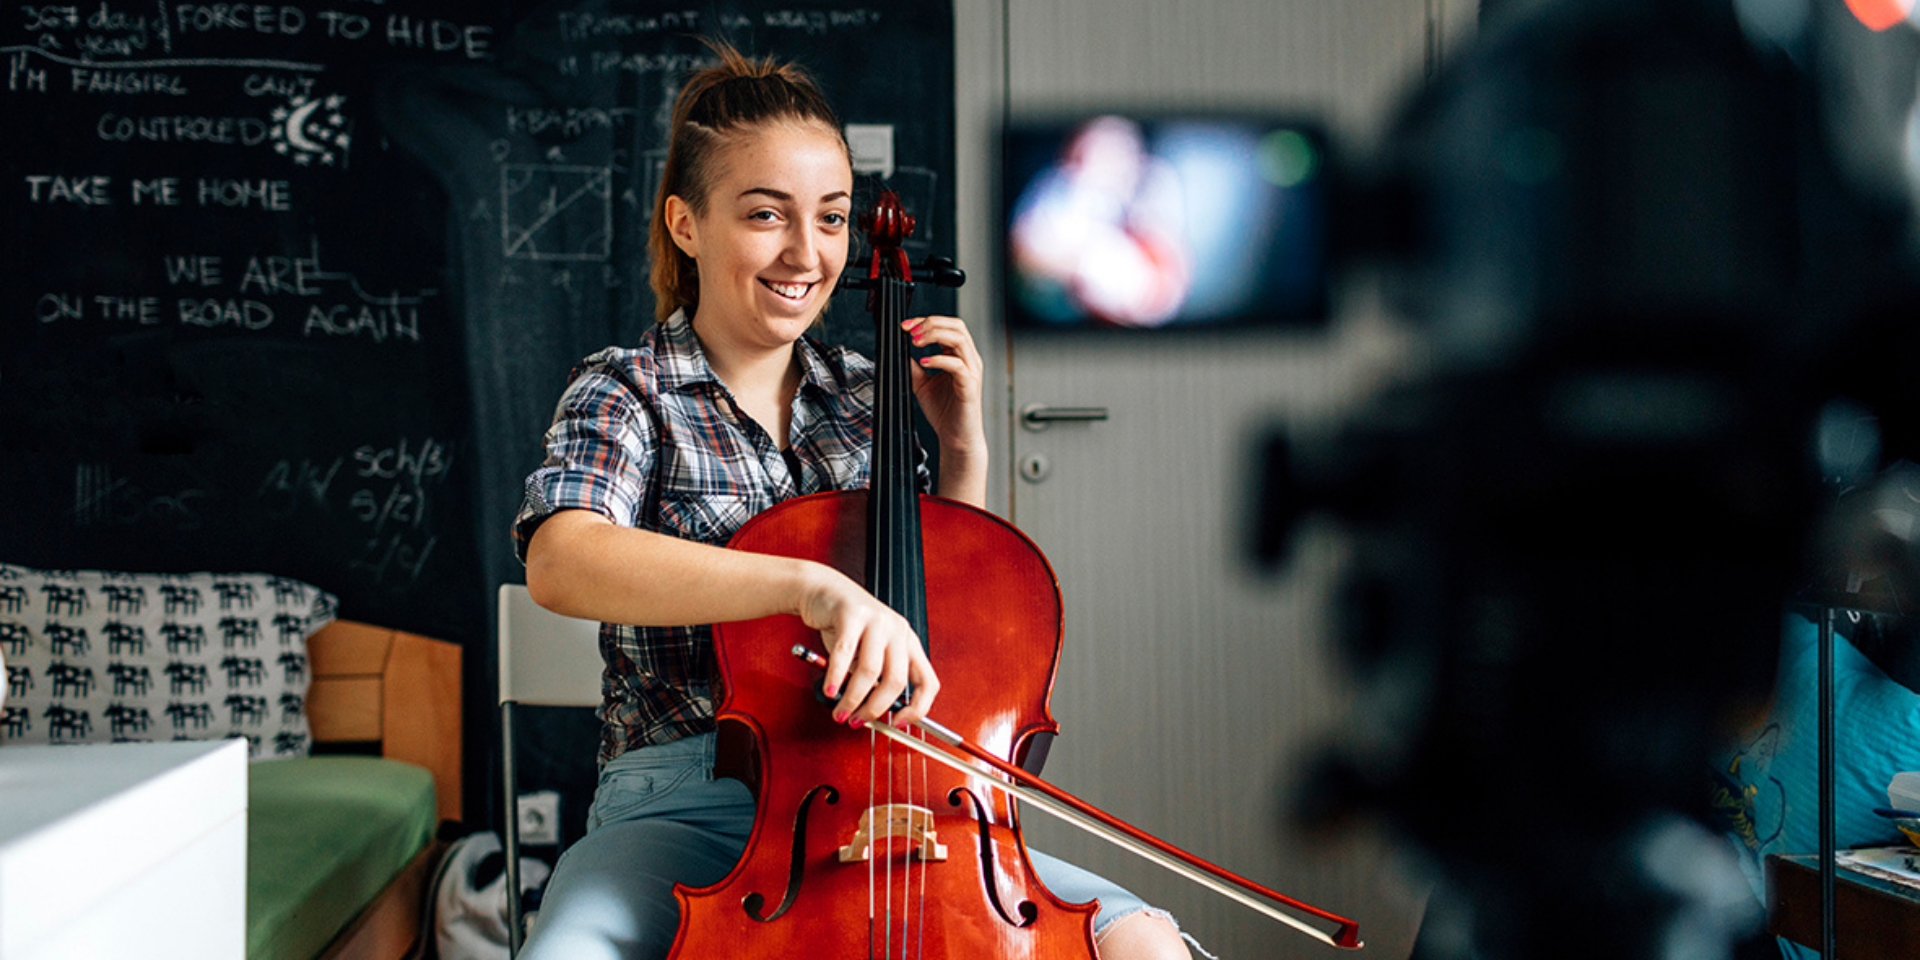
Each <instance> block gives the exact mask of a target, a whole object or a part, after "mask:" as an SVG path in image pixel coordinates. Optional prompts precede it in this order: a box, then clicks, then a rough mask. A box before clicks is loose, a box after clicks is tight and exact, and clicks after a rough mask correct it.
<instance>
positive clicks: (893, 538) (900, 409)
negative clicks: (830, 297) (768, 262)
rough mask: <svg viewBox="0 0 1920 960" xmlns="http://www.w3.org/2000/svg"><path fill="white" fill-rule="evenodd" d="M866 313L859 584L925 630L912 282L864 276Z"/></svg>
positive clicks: (924, 632)
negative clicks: (907, 327)
mask: <svg viewBox="0 0 1920 960" xmlns="http://www.w3.org/2000/svg"><path fill="white" fill-rule="evenodd" d="M870 279H872V280H873V282H874V285H873V286H871V287H869V289H868V295H869V297H870V298H871V303H872V306H873V316H874V328H875V329H874V354H875V355H874V366H875V370H874V398H873V454H872V461H871V463H870V464H869V476H868V487H867V490H868V496H867V571H866V573H867V589H868V591H869V592H871V593H872V594H873V595H874V597H875V598H876V599H878V600H879V601H880V602H882V603H884V604H886V605H887V606H889V607H892V608H893V609H894V611H895V612H897V613H899V614H900V615H901V616H903V617H905V618H906V619H907V622H908V623H909V624H911V625H912V627H913V630H914V635H915V636H918V637H920V638H921V642H922V643H924V642H925V638H926V635H927V592H926V559H925V553H924V551H923V549H922V544H921V536H920V496H919V489H918V487H919V484H918V483H917V480H918V472H917V470H916V469H915V465H916V461H917V458H916V457H915V455H914V443H913V403H914V399H913V379H912V373H911V371H910V370H909V368H908V364H911V363H912V362H913V353H912V344H911V343H910V342H909V341H908V338H907V334H906V332H905V331H903V330H901V329H900V324H901V322H902V321H903V320H905V319H906V317H907V308H908V306H909V305H910V304H911V303H912V299H913V286H912V283H911V282H910V281H908V280H906V279H903V278H898V277H893V276H880V277H876V278H870Z"/></svg>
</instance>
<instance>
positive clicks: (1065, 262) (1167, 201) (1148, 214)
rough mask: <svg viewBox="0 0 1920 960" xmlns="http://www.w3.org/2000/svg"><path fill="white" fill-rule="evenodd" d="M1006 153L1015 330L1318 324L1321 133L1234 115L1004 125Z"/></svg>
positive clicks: (1323, 265)
mask: <svg viewBox="0 0 1920 960" xmlns="http://www.w3.org/2000/svg"><path fill="white" fill-rule="evenodd" d="M1001 156H1002V158H1003V163H1004V166H1003V169H1002V178H1003V179H1002V182H1001V187H1002V189H1001V197H1002V206H1001V210H1000V214H1001V216H1000V227H1001V230H1002V240H1003V243H1004V247H1005V256H1006V261H1005V266H1006V272H1005V274H1004V276H1005V280H1006V286H1005V290H1006V300H1007V302H1006V318H1007V322H1008V324H1009V325H1010V326H1011V328H1012V329H1014V330H1016V331H1023V330H1054V331H1079V330H1137V331H1144V330H1182V329H1189V330H1190V329H1206V328H1223V327H1237V328H1258V327H1276V326H1278V327H1286V326H1305V325H1315V324H1318V323H1320V322H1322V321H1324V320H1325V319H1326V314H1327V266H1328V265H1327V223H1326V219H1327V206H1328V186H1327V183H1328V178H1329V172H1328V169H1327V167H1328V159H1327V141H1326V137H1325V135H1324V133H1323V132H1322V131H1321V130H1320V129H1318V128H1317V127H1315V126H1313V125H1310V124H1304V123H1300V122H1297V121H1295V120H1291V119H1286V118H1279V117H1267V116H1253V115H1244V114H1242V115H1224V114H1210V115H1201V114H1192V115H1176V114H1164V113H1163V114H1155V115H1144V114H1122V113H1108V114H1098V115H1085V116H1078V117H1072V118H1064V119H1063V118H1050V119H1044V120H1040V119H1026V120H1015V121H1013V122H1010V123H1009V124H1007V126H1006V127H1005V128H1004V130H1003V133H1002V154H1001Z"/></svg>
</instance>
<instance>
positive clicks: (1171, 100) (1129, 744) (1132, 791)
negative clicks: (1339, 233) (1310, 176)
mask: <svg viewBox="0 0 1920 960" xmlns="http://www.w3.org/2000/svg"><path fill="white" fill-rule="evenodd" d="M1446 3H1447V4H1449V5H1450V7H1449V8H1442V6H1441V0H1338V2H1330V0H1204V2H1191V3H1168V2H1166V0H1045V2H1042V0H1008V3H1007V17H1006V21H1005V50H1006V57H1007V69H1006V74H1005V84H1006V104H1007V108H1008V109H1009V110H1010V111H1012V112H1013V113H1015V114H1019V113H1024V112H1028V111H1040V112H1057V111H1063V110H1064V111H1084V110H1090V109H1097V108H1105V107H1116V106H1117V107H1127V106H1136V107H1141V108H1146V109H1154V108H1160V109H1180V108H1199V109H1207V108H1212V109H1236V108H1241V109H1244V108H1248V107H1264V108H1270V109H1280V110H1297V111H1303V112H1308V113H1312V114H1316V115H1320V116H1324V117H1327V118H1328V119H1329V120H1330V121H1331V122H1332V123H1333V125H1334V132H1335V134H1336V137H1337V139H1338V140H1339V141H1341V142H1346V143H1348V144H1357V145H1359V146H1360V147H1361V148H1362V149H1366V148H1368V147H1370V144H1369V143H1367V142H1365V141H1367V140H1369V139H1370V138H1374V137H1377V136H1378V135H1379V133H1380V132H1381V131H1382V129H1383V128H1384V126H1385V123H1386V121H1387V117H1388V115H1389V113H1390V110H1391V109H1392V108H1393V107H1395V106H1396V105H1397V104H1398V102H1399V101H1400V99H1401V97H1402V96H1403V95H1405V94H1406V93H1407V92H1409V91H1410V90H1411V88H1412V86H1413V85H1414V84H1416V83H1418V82H1419V80H1420V78H1421V76H1422V74H1423V71H1424V70H1425V69H1426V65H1427V63H1428V61H1429V60H1430V59H1431V58H1432V57H1433V56H1434V55H1435V51H1436V50H1438V49H1440V47H1441V46H1442V45H1441V44H1440V43H1439V42H1438V41H1439V39H1440V38H1441V37H1443V36H1444V35H1445V34H1446V33H1448V32H1449V28H1448V25H1449V24H1463V23H1470V22H1471V20H1472V15H1473V11H1472V9H1470V4H1465V5H1466V6H1468V7H1469V9H1465V10H1462V9H1460V7H1461V6H1463V3H1462V0H1446ZM1430 31H1437V33H1434V32H1430ZM1342 302H1343V303H1344V304H1345V308H1344V309H1343V311H1342V313H1341V315H1340V316H1338V317H1337V318H1336V320H1335V322H1334V323H1333V325H1332V326H1331V327H1330V328H1329V329H1328V330H1326V331H1324V332H1319V333H1304V334H1274V335H1260V336H1248V335H1232V336H1218V337H1210V338H1209V337H1201V338H1183V339H1179V340H1113V339H1096V340H1077V339H1058V338H1055V339H1050V340H1043V341H1029V340H1026V339H1022V338H1017V337H1016V338H1014V339H1013V340H1012V342H1009V343H1006V344H1004V348H1005V349H1006V350H1007V352H1008V356H1009V358H1010V364H1009V366H1008V367H1007V369H1008V371H1009V374H1008V376H1009V377H1010V380H1011V386H1010V391H1009V395H1008V396H1009V399H1008V406H1009V407H1010V409H1009V410H1008V411H1007V413H1008V415H1009V419H1010V421H1012V422H1013V423H1014V424H1015V425H1014V426H1010V427H1009V428H1007V449H1008V450H1009V452H1010V455H1011V459H1012V463H1011V464H1009V466H1012V467H1014V468H1015V473H1014V474H1013V475H1012V476H1011V477H1010V479H1008V481H1007V483H1008V484H1009V486H1010V491H1009V498H1010V502H1011V506H1012V512H1013V520H1014V521H1015V522H1016V523H1017V524H1018V525H1019V526H1020V527H1021V528H1022V529H1023V530H1025V531H1026V532H1027V533H1028V534H1029V535H1030V536H1032V537H1033V538H1034V539H1035V541H1036V542H1037V543H1038V544H1039V545H1040V547H1041V548H1042V549H1043V550H1044V551H1046V553H1047V555H1048V557H1049V558H1050V559H1051V561H1052V563H1053V565H1054V567H1055V570H1056V572H1057V574H1058V576H1059V579H1060V582H1061V589H1062V593H1063V595H1064V599H1065V604H1066V637H1065V641H1064V653H1063V657H1062V663H1061V668H1060V676H1059V680H1058V685H1057V687H1056V691H1055V697H1054V708H1055V714H1056V716H1057V717H1058V719H1059V720H1060V723H1061V726H1062V736H1061V739H1060V741H1059V742H1058V743H1057V744H1056V745H1055V747H1054V750H1053V754H1052V759H1051V761H1050V762H1049V765H1048V767H1047V774H1048V776H1049V779H1051V780H1053V781H1054V782H1056V783H1058V784H1060V785H1061V786H1063V787H1065V788H1067V789H1068V790H1070V791H1073V792H1074V793H1077V794H1079V795H1080V796H1082V797H1084V798H1086V799H1088V800H1090V801H1092V802H1094V803H1095V804H1097V805H1100V806H1102V807H1104V808H1106V809H1108V810H1109V811H1111V812H1113V813H1115V814H1117V815H1119V816H1121V817H1122V818H1125V819H1127V820H1129V821H1131V822H1133V823H1135V824H1138V825H1140V826H1142V827H1143V828H1145V829H1147V830H1148V831H1150V832H1152V833H1155V834H1157V835H1159V836H1161V837H1163V838H1165V839H1167V840H1169V841H1171V842H1173V843H1175V844H1177V845H1179V846H1181V847H1183V848H1186V849H1188V850H1191V851H1193V852H1195V853H1198V854H1200V855H1201V856H1203V857H1206V858H1208V859H1210V860H1213V861H1215V862H1217V863H1219V864H1221V865H1223V866H1226V867H1228V868H1230V869H1233V870H1235V871H1237V872H1239V873H1242V874H1245V875H1246V876H1248V877H1250V878H1253V879H1256V880H1259V881H1261V882H1264V883H1266V884H1267V885H1269V886H1272V887H1275V888H1277V889H1279V890H1280V891H1281V892H1284V893H1287V894H1289V895H1292V896H1296V897H1299V898H1301V899H1303V900H1306V901H1308V902H1311V903H1315V904H1317V905H1319V906H1322V907H1325V908H1327V909H1330V910H1333V911H1334V912H1336V913H1343V914H1345V915H1348V916H1351V917H1353V918H1355V919H1357V920H1359V921H1360V923H1361V931H1362V934H1363V936H1364V937H1365V939H1366V940H1367V941H1368V947H1369V952H1370V953H1371V954H1372V955H1374V956H1380V957H1404V956H1406V955H1407V953H1408V951H1409V949H1410V947H1411V943H1412V937H1413V933H1414V931H1415V929H1416V926H1417V923H1418V919H1419V913H1420V902H1421V899H1422V898H1421V895H1420V892H1419V891H1418V890H1415V889H1411V888H1410V887H1409V885H1408V884H1407V883H1406V882H1405V881H1403V880H1402V879H1401V877H1400V874H1399V873H1398V871H1397V870H1396V869H1395V867H1394V864H1393V862H1392V860H1391V858H1390V852H1389V851H1388V850H1387V849H1386V847H1385V846H1384V844H1383V842H1381V841H1379V840H1378V839H1375V838H1358V839H1356V838H1349V839H1346V840H1344V841H1341V842H1338V843H1335V844H1332V845H1330V846H1323V845H1318V844H1316V843H1314V842H1312V841H1311V840H1310V839H1309V838H1307V837H1303V836H1301V835H1300V834H1299V832H1298V831H1297V830H1295V829H1293V828H1291V827H1289V826H1288V825H1287V823H1286V822H1284V820H1283V817H1282V800H1283V798H1284V797H1285V796H1286V795H1287V794H1288V792H1289V791H1292V790H1295V789H1297V788H1299V787H1300V786H1301V785H1302V781H1303V779H1304V778H1303V776H1302V774H1303V766H1304V764H1305V763H1306V762H1307V761H1308V760H1309V759H1310V757H1311V754H1312V750H1313V747H1314V745H1315V742H1316V740H1317V738H1318V737H1319V736H1320V735H1322V734H1324V733H1325V732H1326V731H1327V730H1328V729H1329V727H1330V725H1332V724H1335V723H1338V722H1339V718H1340V716H1341V714H1342V711H1343V710H1344V709H1345V705H1346V703H1345V702H1346V694H1345V693H1344V692H1343V690H1342V687H1341V682H1340V680H1339V677H1338V672H1337V668H1336V665H1335V662H1334V652H1333V651H1332V649H1331V648H1330V642H1331V631H1330V629H1329V623H1330V621H1329V618H1330V615H1331V608H1330V603H1331V597H1330V592H1329V591H1330V588H1331V586H1332V584H1333V582H1334V579H1335V577H1336V575H1337V566H1338V563H1339V558H1340V553H1341V550H1342V545H1341V543H1340V541H1339V539H1338V537H1337V536H1336V535H1335V534H1333V533H1332V532H1329V531H1321V532H1319V533H1315V532H1313V531H1311V530H1310V531H1308V532H1307V534H1306V536H1305V537H1304V539H1303V540H1302V541H1301V542H1300V544H1299V550H1298V551H1297V553H1296V559H1295V561H1294V562H1293V563H1292V565H1291V566H1289V567H1288V568H1286V569H1285V570H1284V571H1282V572H1281V574H1280V575H1278V576H1274V577H1262V576H1260V575H1258V574H1256V573H1255V572H1254V571H1253V568H1252V564H1251V562H1250V560H1249V559H1248V555H1247V552H1246V549H1247V547H1246V544H1247V534H1248V527H1249V522H1250V516H1251V513H1252V510H1253V508H1254V502H1253V496H1254V493H1253V491H1252V489H1251V486H1250V482H1249V481H1250V477H1249V473H1248V471H1249V469H1250V465H1251V462H1252V456H1253V453H1254V450H1255V445H1256V444H1257V442H1258V439H1259V437H1260V435H1261V434H1262V433H1263V432H1264V431H1266V430H1269V429H1275V428H1281V427H1286V428H1292V429H1300V428H1310V427H1314V426H1317V425H1325V424H1326V423H1327V422H1328V421H1329V420H1330V418H1332V417H1334V416H1336V415H1338V414H1339V413H1340V412H1341V411H1342V410H1344V409H1345V408H1346V407H1347V406H1348V405H1350V404H1351V403H1353V402H1354V401H1355V400H1356V399H1357V398H1359V397H1362V396H1364V395H1365V393H1366V392H1367V391H1368V390H1370V389H1371V388H1372V387H1373V386H1374V385H1375V384H1376V383H1377V381H1378V380H1379V379H1380V378H1381V377H1383V376H1388V375H1391V374H1392V372H1393V371H1394V370H1395V369H1396V368H1397V367H1398V365H1399V364H1401V363H1403V362H1404V359H1403V358H1400V357H1399V356H1398V355H1397V347H1396V343H1397V342H1398V340H1397V338H1396V337H1395V336H1394V335H1393V333H1392V331H1393V326H1392V324H1391V323H1390V322H1388V321H1387V320H1385V319H1384V318H1382V317H1380V316H1379V311H1378V309H1376V308H1375V307H1373V306H1372V305H1371V300H1370V298H1369V296H1368V294H1367V291H1366V289H1365V287H1364V285H1360V288H1359V289H1357V290H1349V291H1347V292H1346V296H1344V297H1343V298H1342ZM1035 407H1046V408H1061V407H1065V408H1080V409H1092V410H1099V411H1102V412H1104V414H1105V419H1099V420H1086V421H1068V422H1056V423H1053V424H1050V425H1048V426H1046V427H1045V429H1041V430H1037V431H1036V430H1029V429H1026V428H1023V427H1021V426H1019V425H1018V423H1019V413H1020V411H1022V410H1023V409H1028V408H1035ZM1027 821H1028V828H1029V831H1030V837H1031V838H1032V840H1033V842H1034V845H1035V846H1036V847H1038V848H1040V849H1045V850H1047V851H1049V852H1051V853H1055V854H1057V855H1061V856H1063V857H1065V858H1067V859H1069V860H1071V861H1074V862H1078V863H1081V864H1084V865H1086V866H1088V867H1090V868H1093V869H1095V870H1096V871H1098V872H1101V873H1104V874H1106V875H1108V876H1111V877H1113V878H1114V879H1117V880H1120V881H1122V882H1123V883H1126V884H1128V885H1129V886H1132V887H1134V888H1135V889H1136V891H1137V892H1140V893H1141V894H1143V895H1144V896H1146V897H1147V898H1148V899H1149V900H1150V901H1154V902H1157V903H1161V904H1164V905H1166V906H1168V907H1169V908H1171V909H1172V910H1173V911H1174V912H1175V913H1176V914H1177V915H1178V917H1179V918H1180V920H1181V922H1182V924H1183V926H1184V927H1185V928H1186V929H1187V930H1188V932H1190V933H1192V934H1193V935H1195V936H1196V937H1197V938H1198V939H1199V940H1200V942H1201V943H1202V944H1203V945H1204V946H1206V947H1207V948H1208V949H1209V950H1211V951H1212V952H1214V953H1215V954H1218V955H1219V956H1222V957H1232V958H1267V957H1291V956H1299V957H1323V956H1327V954H1326V953H1325V952H1323V951H1326V950H1327V949H1328V948H1327V947H1325V946H1323V945H1321V944H1319V943H1316V942H1314V941H1312V940H1309V939H1307V938H1305V937H1302V936H1300V935H1298V934H1296V933H1294V932H1292V931H1290V930H1288V929H1287V928H1285V927H1283V926H1281V925H1279V924H1277V923H1275V922H1273V921H1271V920H1269V919H1266V918H1263V917H1261V916H1259V915H1257V914H1254V913H1252V912H1250V911H1248V910H1246V909H1245V908H1244V907H1241V906H1238V905H1236V904H1232V903H1230V902H1228V901H1226V900H1224V899H1222V898H1220V897H1219V896H1217V895H1215V894H1212V893H1209V892H1207V891H1205V890H1202V889H1201V888H1199V887H1197V886H1195V885H1193V884H1191V883H1190V882H1188V881H1186V880H1184V879H1181V878H1179V877H1176V876H1174V875H1173V874H1170V873H1167V872H1165V871H1164V870H1162V869H1160V868H1158V867H1156V866H1152V865H1150V864H1147V863H1145V862H1144V861H1141V860H1138V859H1136V858H1135V857H1133V856H1132V855H1130V854H1127V853H1124V852H1121V851H1118V850H1115V849H1112V848H1110V847H1108V846H1107V845H1105V844H1103V843H1100V842H1098V841H1094V840H1091V839H1089V838H1086V837H1085V836H1084V835H1082V834H1080V833H1078V832H1077V831H1075V830H1072V829H1070V828H1067V827H1064V826H1058V825H1056V824H1053V823H1051V822H1048V821H1046V818H1044V817H1042V816H1039V815H1038V814H1034V815H1030V816H1029V817H1028V818H1027Z"/></svg>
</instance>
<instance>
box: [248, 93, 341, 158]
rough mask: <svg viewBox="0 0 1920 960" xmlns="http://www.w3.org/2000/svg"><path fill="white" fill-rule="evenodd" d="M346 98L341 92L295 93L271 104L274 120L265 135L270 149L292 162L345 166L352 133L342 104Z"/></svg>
mask: <svg viewBox="0 0 1920 960" xmlns="http://www.w3.org/2000/svg"><path fill="white" fill-rule="evenodd" d="M346 102H347V98H346V97H343V96H341V95H340V94H337V93H336V94H332V95H330V96H327V97H309V96H307V95H306V94H298V95H296V96H294V97H293V98H292V100H290V101H289V102H288V103H287V104H286V105H284V106H278V107H274V108H273V114H272V117H273V124H272V126H271V128H270V129H269V132H268V136H269V137H270V138H271V139H272V140H273V149H274V151H275V152H277V153H279V154H280V155H281V156H284V157H290V158H292V160H293V162H294V163H297V164H300V165H302V166H311V165H312V164H314V163H315V162H318V163H320V164H321V165H323V166H336V165H341V166H344V164H345V161H346V156H347V148H348V147H350V146H352V144H353V135H352V133H351V131H350V128H349V125H348V123H347V118H346V114H345V113H344V112H343V111H342V109H341V108H342V107H343V106H345V105H346Z"/></svg>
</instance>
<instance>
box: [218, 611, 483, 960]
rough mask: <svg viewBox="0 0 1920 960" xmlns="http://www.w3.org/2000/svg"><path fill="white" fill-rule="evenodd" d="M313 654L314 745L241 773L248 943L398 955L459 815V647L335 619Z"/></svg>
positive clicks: (326, 953)
mask: <svg viewBox="0 0 1920 960" xmlns="http://www.w3.org/2000/svg"><path fill="white" fill-rule="evenodd" d="M308 655H309V661H310V664H311V670H312V672H313V679H312V686H311V687H310V688H309V691H308V695H307V712H308V717H309V721H310V722H311V724H312V730H313V742H314V754H313V755H312V756H308V757H302V758H294V759H288V760H267V761H262V762H259V763H255V764H253V765H252V768H251V776H250V777H249V780H248V785H247V793H248V810H247V830H248V838H247V957H248V960H308V958H314V957H320V958H325V960H361V958H369V960H371V958H397V957H402V956H405V955H406V954H407V952H408V950H409V949H411V948H412V946H413V944H414V942H415V940H416V939H417V938H419V937H421V936H423V935H428V934H427V933H426V931H423V930H422V929H421V918H422V906H423V904H424V903H425V901H426V898H427V896H428V893H429V891H428V885H429V882H430V880H431V878H432V876H433V870H434V867H435V865H436V863H437V860H438V857H439V855H440V853H441V852H442V849H443V847H442V845H441V844H440V843H438V842H437V841H436V840H435V839H434V835H435V832H436V828H437V826H438V824H439V822H440V821H443V820H458V819H460V804H461V795H460V773H461V767H460V751H461V735H460V663H461V656H460V648H459V647H458V646H455V645H454V644H451V643H446V642H444V641H439V640H431V639H428V638H426V637H420V636H416V635H414V634H410V633H403V632H399V631H395V630H388V629H385V628H381V627H376V626H372V625H369V624H363V623H355V622H353V621H347V620H336V621H334V622H332V623H330V624H328V625H327V626H326V627H324V628H322V629H321V630H320V632H318V633H316V634H315V635H314V636H313V637H312V638H311V639H309V641H308ZM373 750H377V751H378V752H377V754H375V753H372V752H370V751H373ZM350 751H369V752H350Z"/></svg>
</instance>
